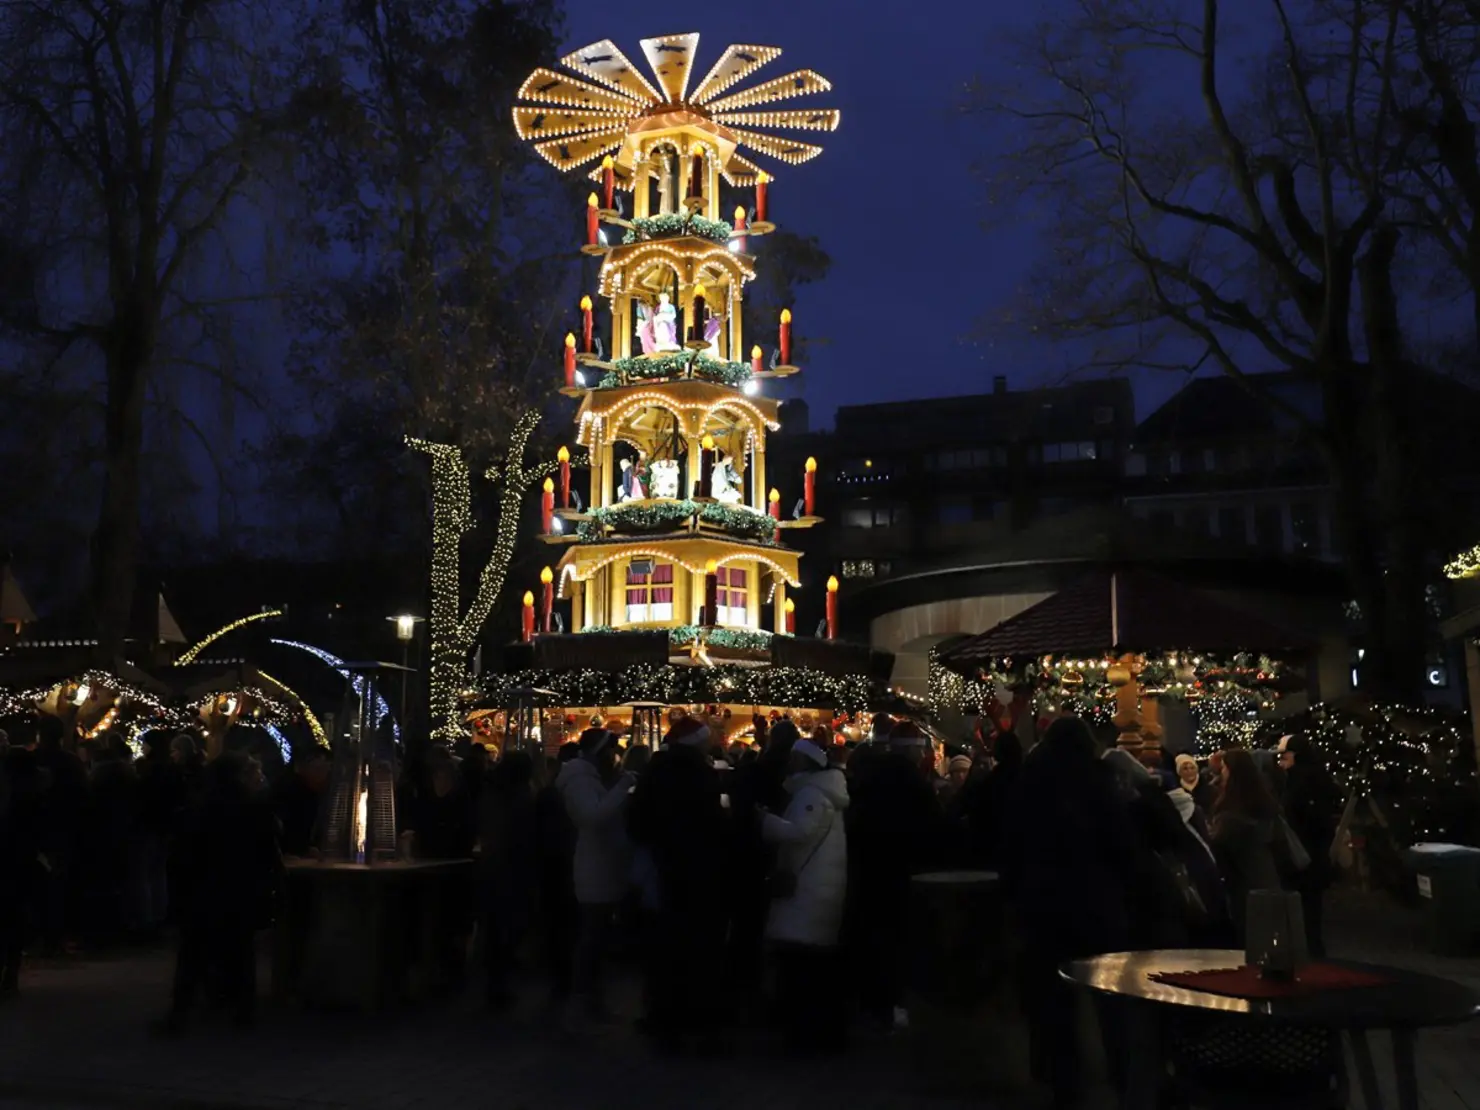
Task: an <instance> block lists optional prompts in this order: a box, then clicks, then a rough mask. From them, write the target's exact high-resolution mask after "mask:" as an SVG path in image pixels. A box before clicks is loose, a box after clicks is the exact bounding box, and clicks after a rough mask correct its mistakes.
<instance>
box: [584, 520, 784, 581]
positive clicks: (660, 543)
mask: <svg viewBox="0 0 1480 1110" xmlns="http://www.w3.org/2000/svg"><path fill="white" fill-rule="evenodd" d="M644 557H652V558H656V559H663V560H666V561H668V562H671V563H673V564H675V565H676V566H680V567H682V568H683V569H684V570H687V571H688V572H690V573H691V574H703V573H704V572H705V569H706V568H707V566H708V564H709V563H710V562H711V561H712V562H714V563H715V564H716V565H717V566H727V565H729V564H730V563H736V562H745V561H749V560H754V561H756V562H758V563H760V564H761V565H762V566H764V567H765V568H766V569H768V570H770V571H772V572H774V573H776V574H778V575H779V576H780V577H781V579H782V581H784V582H785V583H786V584H787V585H788V586H800V585H801V578H800V577H799V570H798V564H799V561H800V560H801V557H802V556H801V552H799V551H792V550H791V549H790V548H785V547H777V546H776V545H775V544H771V543H764V542H761V541H759V540H746V539H741V538H738V537H735V536H729V535H725V534H723V533H721V532H718V531H708V530H700V531H693V532H665V533H661V534H656V535H616V536H609V537H606V538H604V539H601V540H593V541H588V542H582V543H576V544H572V545H571V546H570V547H568V548H566V550H565V553H564V554H563V555H561V557H560V563H559V566H558V567H557V568H556V574H557V581H558V582H559V584H560V589H561V592H562V593H563V592H564V589H565V586H566V583H567V581H573V582H584V581H586V580H587V579H588V578H590V577H591V576H592V575H593V574H595V573H596V572H597V571H600V570H601V569H603V568H604V567H608V566H612V565H614V564H620V563H624V562H625V561H627V560H630V559H633V558H644Z"/></svg>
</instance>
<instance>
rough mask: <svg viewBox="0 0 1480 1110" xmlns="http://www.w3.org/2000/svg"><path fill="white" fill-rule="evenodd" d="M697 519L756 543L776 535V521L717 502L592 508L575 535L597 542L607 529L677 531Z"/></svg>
mask: <svg viewBox="0 0 1480 1110" xmlns="http://www.w3.org/2000/svg"><path fill="white" fill-rule="evenodd" d="M696 516H697V517H698V518H699V521H700V523H702V524H708V525H711V526H712V527H715V528H719V529H722V530H723V531H725V532H728V533H730V534H731V535H734V536H739V537H740V538H742V539H746V540H751V541H753V542H756V543H771V542H772V538H773V537H774V536H775V534H776V521H775V520H774V519H772V518H771V517H769V516H766V515H765V514H763V513H758V512H755V511H754V510H751V509H737V508H735V507H733V506H730V505H721V504H718V503H715V502H704V503H701V502H698V501H648V502H645V503H642V504H636V505H608V506H602V507H598V508H595V509H592V510H590V512H589V513H587V518H586V519H585V520H582V521H581V522H580V523H579V524H577V525H576V535H577V537H579V538H580V539H582V540H589V541H596V540H600V539H603V538H605V537H604V533H605V532H606V531H607V530H608V529H610V530H611V531H613V532H618V533H629V532H638V533H652V532H674V531H678V530H679V529H680V528H682V527H684V526H685V525H687V524H688V523H689V522H690V521H692V520H693V519H694V518H695V517H696Z"/></svg>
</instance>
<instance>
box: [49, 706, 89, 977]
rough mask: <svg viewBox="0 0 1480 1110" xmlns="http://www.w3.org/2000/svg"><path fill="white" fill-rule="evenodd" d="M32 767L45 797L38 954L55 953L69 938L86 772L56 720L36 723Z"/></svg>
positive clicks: (60, 722) (58, 952) (85, 788)
mask: <svg viewBox="0 0 1480 1110" xmlns="http://www.w3.org/2000/svg"><path fill="white" fill-rule="evenodd" d="M36 728H37V744H36V764H37V766H38V767H39V768H40V769H41V772H42V775H43V776H44V782H45V789H46V794H45V798H44V800H43V804H42V811H41V854H42V857H43V858H44V860H45V871H44V878H43V883H42V885H43V889H42V891H41V895H40V904H39V906H38V911H39V914H40V927H41V945H42V950H43V951H44V952H46V953H48V954H50V955H59V954H61V952H62V951H63V949H64V948H66V947H67V946H68V945H69V944H70V942H71V940H72V936H71V933H72V925H73V920H74V916H75V915H74V902H75V892H76V887H77V880H78V877H79V868H78V849H79V845H80V842H81V834H82V821H83V814H84V812H85V811H86V808H87V769H86V768H85V767H83V765H82V760H81V759H79V758H78V757H77V755H76V753H74V752H69V751H67V750H66V749H65V748H63V747H62V737H63V735H64V733H65V731H66V726H65V725H64V724H63V723H62V721H61V720H60V719H59V718H57V717H52V716H45V717H42V718H41V720H40V721H38V722H37V725H36Z"/></svg>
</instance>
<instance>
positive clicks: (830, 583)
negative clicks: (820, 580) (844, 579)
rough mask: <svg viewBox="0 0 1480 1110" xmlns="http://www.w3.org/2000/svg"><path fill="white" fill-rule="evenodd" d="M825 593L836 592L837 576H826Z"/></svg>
mask: <svg viewBox="0 0 1480 1110" xmlns="http://www.w3.org/2000/svg"><path fill="white" fill-rule="evenodd" d="M827 592H828V593H830V594H835V593H837V592H838V576H837V575H836V574H829V575H828V576H827Z"/></svg>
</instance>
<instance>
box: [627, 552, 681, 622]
mask: <svg viewBox="0 0 1480 1110" xmlns="http://www.w3.org/2000/svg"><path fill="white" fill-rule="evenodd" d="M650 565H651V566H652V571H651V572H650V573H647V574H639V573H638V572H636V571H634V570H633V569H632V568H631V567H630V566H629V567H628V568H627V623H628V624H642V623H644V622H647V621H666V620H671V619H673V564H672V563H656V564H650Z"/></svg>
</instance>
